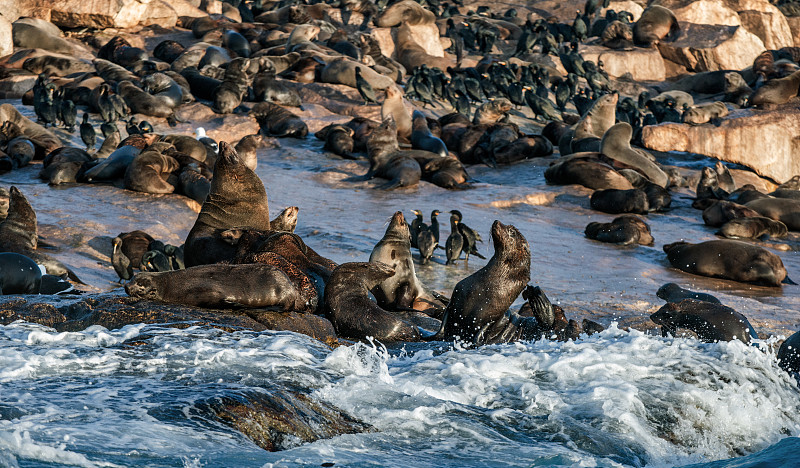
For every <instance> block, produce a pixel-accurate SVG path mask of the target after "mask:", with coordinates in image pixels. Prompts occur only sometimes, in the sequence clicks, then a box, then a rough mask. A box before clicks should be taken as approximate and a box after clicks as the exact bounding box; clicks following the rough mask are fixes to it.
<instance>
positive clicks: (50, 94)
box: [33, 83, 58, 128]
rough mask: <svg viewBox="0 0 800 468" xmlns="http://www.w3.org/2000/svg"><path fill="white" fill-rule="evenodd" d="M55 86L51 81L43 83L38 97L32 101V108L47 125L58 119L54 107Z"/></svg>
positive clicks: (54, 122) (53, 123)
mask: <svg viewBox="0 0 800 468" xmlns="http://www.w3.org/2000/svg"><path fill="white" fill-rule="evenodd" d="M55 94H56V86H55V85H54V84H53V83H48V84H47V85H45V87H44V90H43V91H42V92H41V93H40V94H39V99H37V100H34V101H33V110H34V112H36V116H37V117H38V118H39V120H40V121H42V122H43V123H44V127H45V128H47V125H48V124H50V125H55V124H56V121H57V119H58V109H57V108H56V107H55V102H54V101H55Z"/></svg>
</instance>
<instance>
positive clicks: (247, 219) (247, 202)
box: [184, 141, 270, 267]
mask: <svg viewBox="0 0 800 468" xmlns="http://www.w3.org/2000/svg"><path fill="white" fill-rule="evenodd" d="M231 228H251V229H259V230H269V228H270V225H269V204H268V202H267V191H266V190H265V189H264V184H263V183H262V182H261V179H260V178H259V177H258V176H257V175H256V173H255V172H253V170H252V169H250V168H249V167H247V166H246V165H245V164H244V161H242V160H241V158H239V155H237V154H236V150H234V149H233V148H232V147H231V145H230V144H228V143H227V142H224V141H221V142H220V143H219V157H218V158H217V162H216V164H215V165H214V177H213V179H212V180H211V191H210V192H209V194H208V197H207V198H206V200H205V202H204V203H203V207H202V209H201V210H200V214H199V215H198V216H197V220H196V221H195V223H194V226H192V230H191V231H189V235H188V236H187V237H186V243H185V246H184V252H185V259H186V266H187V267H190V266H195V265H202V264H206V263H216V262H219V261H221V260H228V259H232V258H233V256H234V254H235V252H236V247H235V246H232V245H231V244H230V243H228V242H226V241H224V240H222V239H220V238H219V237H218V235H217V234H218V232H219V231H224V230H226V229H231Z"/></svg>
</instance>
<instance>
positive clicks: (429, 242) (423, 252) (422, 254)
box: [417, 229, 436, 265]
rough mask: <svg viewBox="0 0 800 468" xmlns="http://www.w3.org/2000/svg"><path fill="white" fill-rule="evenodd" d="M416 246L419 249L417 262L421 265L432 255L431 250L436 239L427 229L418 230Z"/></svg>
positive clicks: (434, 247) (434, 245)
mask: <svg viewBox="0 0 800 468" xmlns="http://www.w3.org/2000/svg"><path fill="white" fill-rule="evenodd" d="M417 246H418V247H417V248H418V249H419V262H420V263H421V264H422V265H425V264H426V263H428V260H430V259H431V257H432V256H433V251H434V250H435V249H436V240H435V239H434V237H433V233H432V232H431V231H429V230H427V229H426V230H424V231H420V232H419V234H417Z"/></svg>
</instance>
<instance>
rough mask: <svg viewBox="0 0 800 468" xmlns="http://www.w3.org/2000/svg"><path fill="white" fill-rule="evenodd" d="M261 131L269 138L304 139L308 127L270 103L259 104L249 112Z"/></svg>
mask: <svg viewBox="0 0 800 468" xmlns="http://www.w3.org/2000/svg"><path fill="white" fill-rule="evenodd" d="M250 115H251V116H253V117H254V118H255V119H256V121H257V122H258V125H259V126H261V131H262V132H263V133H265V134H267V135H270V136H276V137H294V138H305V136H306V135H308V126H306V124H305V122H303V120H302V119H301V118H300V117H298V116H296V115H294V114H293V113H292V112H290V111H288V110H286V109H284V108H283V107H281V106H279V105H277V104H273V103H271V102H259V103H258V104H256V105H255V106H253V109H252V110H250Z"/></svg>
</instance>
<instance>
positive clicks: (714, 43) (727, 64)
mask: <svg viewBox="0 0 800 468" xmlns="http://www.w3.org/2000/svg"><path fill="white" fill-rule="evenodd" d="M658 50H659V52H661V55H662V56H663V57H664V58H665V59H667V60H670V61H672V62H675V63H677V64H679V65H682V66H684V67H686V69H687V70H690V71H694V72H702V71H715V70H741V69H744V68H747V67H749V66H751V65H752V64H753V60H755V58H756V57H758V54H760V53H761V52H763V51H764V43H763V42H761V39H759V38H758V36H756V35H755V34H753V33H750V32H748V31H747V30H746V29H745V28H743V27H742V26H725V25H708V24H691V23H681V32H680V34H679V35H678V37H677V38H676V39H675V40H674V41H672V42H661V43H659V44H658Z"/></svg>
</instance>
